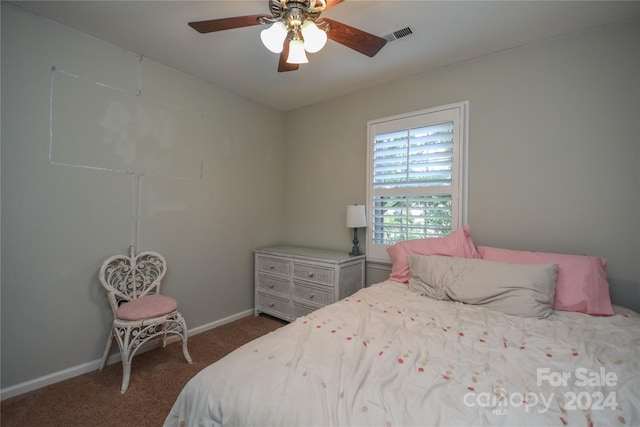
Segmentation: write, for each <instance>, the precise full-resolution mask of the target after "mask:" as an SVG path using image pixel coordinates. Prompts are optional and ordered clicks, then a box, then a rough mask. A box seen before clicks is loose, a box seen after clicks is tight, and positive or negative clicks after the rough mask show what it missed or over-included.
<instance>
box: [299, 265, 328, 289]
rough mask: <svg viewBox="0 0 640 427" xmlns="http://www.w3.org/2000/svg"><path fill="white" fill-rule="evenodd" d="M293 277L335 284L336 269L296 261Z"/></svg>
mask: <svg viewBox="0 0 640 427" xmlns="http://www.w3.org/2000/svg"><path fill="white" fill-rule="evenodd" d="M293 278H294V279H301V280H307V281H310V282H315V283H321V284H323V285H328V286H333V285H334V283H335V269H333V268H326V267H320V266H317V265H310V264H301V263H297V262H294V263H293Z"/></svg>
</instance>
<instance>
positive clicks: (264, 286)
mask: <svg viewBox="0 0 640 427" xmlns="http://www.w3.org/2000/svg"><path fill="white" fill-rule="evenodd" d="M256 286H257V287H258V290H259V291H268V292H273V293H277V294H280V295H282V296H283V297H284V298H289V288H290V286H289V279H287V278H282V279H280V278H278V277H272V276H267V275H265V274H258V276H257V281H256Z"/></svg>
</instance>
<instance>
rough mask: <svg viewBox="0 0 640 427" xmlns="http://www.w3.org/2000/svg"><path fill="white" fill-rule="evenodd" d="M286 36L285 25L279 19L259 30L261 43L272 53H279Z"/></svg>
mask: <svg viewBox="0 0 640 427" xmlns="http://www.w3.org/2000/svg"><path fill="white" fill-rule="evenodd" d="M286 38H287V27H286V26H285V25H284V24H283V23H282V22H280V21H277V22H275V23H274V24H273V25H272V26H270V27H269V28H267V29H264V30H262V31H260V40H262V44H264V46H265V47H266V48H267V49H269V50H270V51H271V52H273V53H280V52H282V49H283V47H284V40H285V39H286Z"/></svg>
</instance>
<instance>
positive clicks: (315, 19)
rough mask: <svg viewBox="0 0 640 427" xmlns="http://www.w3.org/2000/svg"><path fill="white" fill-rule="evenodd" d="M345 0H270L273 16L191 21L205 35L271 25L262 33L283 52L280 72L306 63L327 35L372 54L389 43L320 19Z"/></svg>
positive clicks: (265, 40) (271, 46) (272, 47)
mask: <svg viewBox="0 0 640 427" xmlns="http://www.w3.org/2000/svg"><path fill="white" fill-rule="evenodd" d="M343 1H344V0H269V10H270V11H271V15H264V14H262V15H247V16H235V17H231V18H220V19H211V20H208V21H197V22H189V26H191V27H192V28H193V29H195V30H196V31H198V32H200V33H203V34H206V33H212V32H216V31H224V30H231V29H234V28H242V27H250V26H253V25H266V24H272V25H271V26H270V27H269V28H267V29H265V30H263V31H262V32H261V33H260V38H261V39H262V42H263V43H264V45H265V46H266V47H267V49H269V50H270V51H272V52H274V53H279V54H280V60H279V64H278V71H279V72H283V71H293V70H297V69H298V67H299V64H304V63H307V62H308V60H307V57H306V54H305V51H307V52H310V53H314V52H318V51H319V50H320V49H322V47H324V44H325V43H326V41H327V38H329V39H331V40H333V41H335V42H338V43H340V44H342V45H344V46H347V47H349V48H351V49H353V50H355V51H357V52H360V53H362V54H364V55H367V56H369V57H373V56H375V55H376V54H377V53H378V52H379V51H380V49H382V47H383V46H384V45H385V44H386V43H387V41H386V40H385V39H383V38H382V37H378V36H375V35H373V34H370V33H367V32H365V31H362V30H359V29H357V28H354V27H351V26H349V25H346V24H343V23H341V22H338V21H334V20H333V19H328V18H320V14H321V13H322V12H324V11H325V10H327V9H329V8H331V7H333V6H335V5H337V4H339V3H342V2H343Z"/></svg>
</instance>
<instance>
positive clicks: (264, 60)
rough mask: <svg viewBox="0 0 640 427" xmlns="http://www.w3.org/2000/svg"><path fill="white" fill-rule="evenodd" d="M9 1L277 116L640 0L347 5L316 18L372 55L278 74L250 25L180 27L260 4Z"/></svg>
mask: <svg viewBox="0 0 640 427" xmlns="http://www.w3.org/2000/svg"><path fill="white" fill-rule="evenodd" d="M12 3H13V4H14V5H16V6H18V7H20V8H23V9H26V10H29V11H32V12H34V13H36V14H39V15H42V16H44V17H47V18H49V19H51V20H53V21H56V22H59V23H62V24H64V25H66V26H69V27H72V28H75V29H77V30H79V31H82V32H84V33H87V34H91V35H93V36H95V37H97V38H99V39H102V40H106V41H108V42H110V43H113V44H115V45H117V46H120V47H122V48H125V49H127V50H129V51H132V52H135V53H138V54H141V55H143V56H145V57H148V58H151V59H154V60H156V61H158V62H161V63H163V64H166V65H168V66H171V67H173V68H175V69H177V70H180V71H183V72H185V73H188V74H190V75H192V76H195V77H198V78H200V79H202V80H205V81H208V82H211V83H213V84H215V85H217V86H220V87H223V88H226V89H228V90H230V91H233V92H235V93H237V94H240V95H242V96H244V97H246V98H249V99H252V100H255V101H258V102H260V103H262V104H265V105H268V106H270V107H272V108H274V109H276V110H279V111H289V110H292V109H295V108H299V107H303V106H306V105H311V104H314V103H317V102H321V101H324V100H327V99H331V98H335V97H338V96H342V95H345V94H347V93H349V92H352V91H355V90H358V89H363V88H366V87H370V86H374V85H377V84H380V83H384V82H388V81H392V80H396V79H399V78H402V77H406V76H409V75H413V74H417V73H420V72H423V71H425V70H430V69H435V68H438V67H443V66H446V65H451V64H454V63H458V62H461V61H466V60H470V59H473V58H478V57H481V56H484V55H488V54H491V53H495V52H499V51H503V50H505V49H510V48H513V47H516V46H522V45H526V44H529V43H535V42H538V41H542V40H548V39H551V38H555V37H559V36H562V35H566V34H572V33H576V32H580V31H585V30H588V29H592V28H597V27H599V26H602V25H606V24H610V23H614V22H619V21H626V20H631V19H637V18H638V17H640V1H620V2H618V1H478V0H476V1H416V0H414V1H399V0H386V1H365V0H346V1H345V2H343V3H341V4H338V5H337V6H335V7H333V8H331V9H329V10H327V11H326V12H324V13H323V15H322V16H326V17H328V18H332V19H334V20H337V21H340V22H342V23H345V24H348V25H351V26H353V27H356V28H359V29H361V30H364V31H367V32H370V33H373V34H376V35H379V36H384V35H386V34H389V33H391V32H393V31H396V30H398V29H401V28H403V27H406V26H409V27H411V29H412V31H413V34H412V35H411V36H409V37H406V38H402V39H399V40H396V41H393V42H391V43H388V44H387V45H386V46H385V47H384V48H382V50H381V51H380V53H378V55H377V56H375V57H374V58H369V57H366V56H364V55H362V54H360V53H358V52H356V51H353V50H351V49H349V48H346V47H344V46H343V45H340V44H338V43H336V42H333V41H331V40H329V41H328V42H327V45H326V46H325V48H324V49H323V50H322V51H320V52H318V53H315V54H310V55H308V56H309V64H303V65H301V66H300V69H299V70H298V71H292V72H286V73H278V72H277V64H278V55H277V54H274V53H271V52H269V51H268V50H267V49H266V48H265V47H264V46H263V45H262V43H261V41H260V38H259V35H260V31H261V29H262V28H263V27H261V26H253V27H247V28H239V29H234V30H228V31H223V32H218V33H210V34H200V33H197V32H196V31H194V30H193V29H192V28H191V27H189V26H188V25H187V23H188V22H190V21H202V20H207V19H214V18H225V17H230V16H242V15H253V14H261V13H265V14H268V13H269V11H268V2H267V0H260V1H254V0H234V1H187V0H182V1H20V0H18V1H13V2H12Z"/></svg>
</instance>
